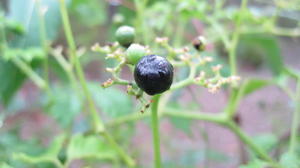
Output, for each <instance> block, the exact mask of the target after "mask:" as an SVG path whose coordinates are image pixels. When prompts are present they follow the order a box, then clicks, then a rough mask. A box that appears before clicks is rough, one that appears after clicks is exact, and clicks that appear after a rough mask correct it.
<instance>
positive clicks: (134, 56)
mask: <svg viewBox="0 0 300 168" xmlns="http://www.w3.org/2000/svg"><path fill="white" fill-rule="evenodd" d="M145 55H146V49H145V47H144V46H142V45H139V44H135V43H133V44H131V45H130V46H129V47H128V49H127V50H126V61H127V63H129V64H132V65H135V64H136V63H137V62H138V61H139V60H140V59H141V58H142V57H143V56H145Z"/></svg>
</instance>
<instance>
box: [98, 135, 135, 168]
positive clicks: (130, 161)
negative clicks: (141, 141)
mask: <svg viewBox="0 0 300 168" xmlns="http://www.w3.org/2000/svg"><path fill="white" fill-rule="evenodd" d="M102 135H103V136H104V137H105V139H106V140H107V141H108V142H109V143H110V144H111V145H112V147H113V148H114V149H115V150H116V151H117V152H118V153H119V155H120V156H121V157H122V158H123V159H124V161H125V162H126V164H127V165H128V166H129V167H135V164H136V163H135V161H134V160H133V159H131V157H129V156H128V155H127V153H125V152H124V150H123V149H122V148H121V147H120V146H119V145H118V144H117V143H116V141H115V140H114V139H113V137H112V136H111V135H110V134H108V133H107V132H106V131H105V132H103V133H102Z"/></svg>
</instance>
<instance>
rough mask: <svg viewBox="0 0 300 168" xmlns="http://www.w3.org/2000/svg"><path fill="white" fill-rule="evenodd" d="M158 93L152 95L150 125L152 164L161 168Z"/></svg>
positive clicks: (156, 167)
mask: <svg viewBox="0 0 300 168" xmlns="http://www.w3.org/2000/svg"><path fill="white" fill-rule="evenodd" d="M159 99H160V95H155V96H153V99H152V100H153V102H152V103H153V104H152V106H151V125H152V136H153V149H154V151H153V152H154V165H155V168H161V160H160V138H159V121H158V104H159Z"/></svg>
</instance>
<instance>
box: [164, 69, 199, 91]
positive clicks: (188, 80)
mask: <svg viewBox="0 0 300 168" xmlns="http://www.w3.org/2000/svg"><path fill="white" fill-rule="evenodd" d="M196 71H197V67H196V66H195V65H190V73H189V76H188V77H187V78H186V79H184V80H182V81H180V82H177V83H175V84H173V85H172V86H171V88H170V90H169V91H173V90H177V89H180V88H183V87H185V86H187V85H189V84H191V83H193V82H194V78H195V75H196Z"/></svg>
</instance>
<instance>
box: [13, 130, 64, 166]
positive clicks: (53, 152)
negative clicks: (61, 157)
mask: <svg viewBox="0 0 300 168" xmlns="http://www.w3.org/2000/svg"><path fill="white" fill-rule="evenodd" d="M64 140H65V136H64V135H61V136H58V137H57V138H55V139H54V140H53V142H52V144H51V145H50V147H49V148H48V150H47V151H46V152H45V153H42V154H40V155H37V156H32V155H28V154H25V153H21V152H20V153H14V154H13V158H14V159H16V160H21V161H24V162H26V163H31V164H37V163H43V162H53V161H55V160H57V156H58V154H59V152H60V150H61V147H62V145H63V142H64Z"/></svg>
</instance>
